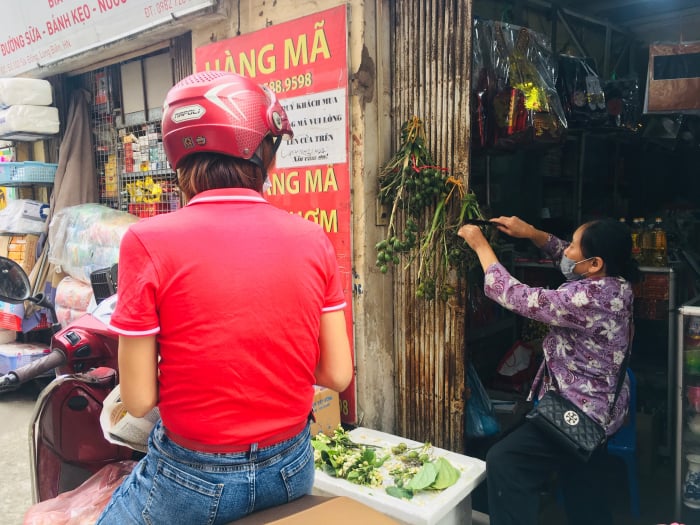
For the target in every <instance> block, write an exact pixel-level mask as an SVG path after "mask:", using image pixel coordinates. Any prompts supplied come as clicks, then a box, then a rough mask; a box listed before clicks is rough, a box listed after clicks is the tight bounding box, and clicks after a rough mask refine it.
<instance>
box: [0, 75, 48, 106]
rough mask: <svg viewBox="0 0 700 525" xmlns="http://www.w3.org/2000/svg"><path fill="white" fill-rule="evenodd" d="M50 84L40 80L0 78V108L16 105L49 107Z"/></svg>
mask: <svg viewBox="0 0 700 525" xmlns="http://www.w3.org/2000/svg"><path fill="white" fill-rule="evenodd" d="M52 102H53V94H52V91H51V83H50V82H49V81H48V80H43V79H40V78H0V108H6V107H8V106H17V105H30V106H50V105H51V103H52Z"/></svg>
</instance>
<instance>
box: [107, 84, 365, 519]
mask: <svg viewBox="0 0 700 525" xmlns="http://www.w3.org/2000/svg"><path fill="white" fill-rule="evenodd" d="M162 134H163V146H164V148H165V152H166V155H167V157H168V160H169V162H170V165H171V166H172V167H173V168H175V169H177V172H178V185H179V187H180V189H181V191H182V192H183V194H184V196H185V198H186V199H187V205H186V206H184V207H183V208H182V209H180V210H177V211H175V212H173V213H169V214H165V215H159V216H155V217H152V218H149V219H145V220H142V221H139V222H138V223H135V224H134V225H132V226H131V227H130V229H129V230H128V231H127V233H126V234H125V235H124V237H123V239H122V243H121V246H120V255H119V280H118V287H117V289H118V301H117V306H116V309H115V311H114V313H113V315H112V318H111V321H110V325H111V328H112V329H113V330H114V331H116V332H117V333H118V334H119V336H120V337H119V376H120V388H121V397H122V400H123V402H124V404H125V407H126V409H127V410H128V412H129V413H130V414H132V415H133V416H136V417H141V416H143V415H145V414H146V413H148V412H149V411H150V410H151V409H152V408H153V407H155V406H158V407H159V410H160V414H161V418H162V420H161V421H160V422H159V423H158V424H157V425H156V426H155V428H154V429H153V431H152V433H151V435H150V438H149V444H148V453H147V454H146V456H145V457H144V458H143V459H142V460H141V461H140V462H139V464H138V465H137V466H136V467H135V468H134V471H133V472H132V474H131V475H130V476H129V477H128V478H127V479H126V480H125V481H124V483H123V484H122V485H121V486H120V487H119V488H118V489H117V490H116V491H115V493H114V494H113V496H112V498H111V500H110V502H109V503H108V505H107V507H106V508H105V510H104V511H103V513H102V515H101V516H100V518H99V520H98V522H97V523H99V524H100V525H111V524H115V525H116V524H118V525H125V524H130V523H144V522H146V523H163V524H172V523H187V524H188V525H194V524H199V523H202V524H205V523H206V524H210V523H211V524H217V523H229V522H230V521H232V520H235V519H238V518H241V517H243V516H245V515H247V514H250V513H252V512H254V511H258V510H261V509H264V508H267V507H271V506H275V505H281V504H284V503H286V502H288V501H291V500H294V499H296V498H299V497H301V496H303V495H304V494H307V493H310V491H311V487H312V485H313V478H314V461H313V453H312V448H311V444H310V435H309V423H308V422H309V415H310V411H311V406H312V399H313V395H314V385H321V386H326V387H329V388H331V389H333V390H336V391H343V390H344V389H345V388H347V387H348V385H349V383H350V381H351V379H352V374H353V368H352V358H351V352H350V344H349V340H348V336H347V330H346V323H345V315H344V312H343V309H344V307H345V298H344V294H343V290H342V286H341V280H340V275H339V274H340V272H339V268H338V263H337V260H336V256H335V252H334V250H333V247H332V245H331V243H330V240H329V239H328V237H327V235H326V234H325V232H324V231H323V230H322V229H321V227H320V226H318V225H316V224H314V223H312V222H310V221H307V220H304V219H302V218H301V217H299V216H297V215H294V214H290V213H288V212H287V211H285V210H281V209H278V208H275V207H274V206H272V205H271V204H269V203H268V202H267V201H266V200H265V199H264V198H263V196H262V191H263V185H264V182H265V181H266V178H267V169H268V167H269V166H270V165H271V163H272V161H273V160H274V157H275V153H276V151H277V148H278V146H279V144H280V141H281V140H282V137H283V136H288V137H291V136H292V129H291V126H290V124H289V120H288V118H287V115H286V113H285V111H284V109H283V108H282V106H281V105H280V104H279V103H278V101H277V100H276V98H275V95H274V94H273V93H272V92H271V91H269V90H267V89H266V88H265V87H263V86H260V85H258V84H256V83H254V82H253V81H251V80H250V79H247V78H244V77H241V76H239V75H235V74H232V73H224V72H215V71H210V72H203V73H196V74H194V75H191V76H189V77H187V78H185V79H183V80H182V81H181V82H179V83H178V84H177V85H176V86H174V87H173V88H172V89H171V90H170V92H169V93H168V95H167V97H166V101H165V106H164V112H163V123H162Z"/></svg>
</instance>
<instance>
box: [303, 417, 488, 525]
mask: <svg viewBox="0 0 700 525" xmlns="http://www.w3.org/2000/svg"><path fill="white" fill-rule="evenodd" d="M349 435H350V438H351V439H352V440H353V441H354V442H355V443H361V444H366V445H373V446H378V447H382V448H390V447H392V446H395V445H398V444H399V443H406V445H408V447H409V448H413V447H420V446H422V445H423V443H419V442H417V441H412V440H409V439H405V438H402V437H399V436H394V435H392V434H386V433H384V432H379V431H377V430H371V429H369V428H362V427H358V428H356V429H354V430H352V431H350V432H349ZM433 455H434V456H435V457H444V458H445V459H447V460H448V461H449V462H450V463H451V464H452V466H454V467H455V468H457V469H458V470H459V471H460V477H459V480H457V482H456V483H455V484H454V485H452V486H451V487H448V488H447V489H445V490H441V491H423V492H420V493H418V494H416V495H415V496H414V497H413V498H412V499H410V500H404V499H399V498H395V497H393V496H390V495H389V494H387V493H386V490H385V486H387V485H390V484H391V483H392V481H391V476H390V475H389V474H388V473H383V474H384V486H382V487H377V488H372V487H366V486H362V485H356V484H354V483H350V482H349V481H346V480H344V479H338V478H334V477H332V476H329V475H328V474H326V473H324V472H321V471H319V470H317V471H316V480H315V482H314V489H313V494H317V495H321V496H329V495H331V496H347V497H349V498H352V499H355V500H357V501H359V502H361V503H364V504H365V505H367V506H369V507H372V508H373V509H375V510H378V511H379V512H382V513H383V514H386V515H387V516H390V517H392V518H394V519H395V520H397V521H399V522H401V523H403V524H406V525H468V524H471V522H472V504H471V493H472V491H473V490H474V489H475V488H476V487H477V486H478V485H479V483H481V482H482V481H483V480H484V479H485V478H486V464H485V463H484V462H483V461H482V460H480V459H476V458H472V457H469V456H464V455H462V454H457V453H455V452H450V451H449V450H445V449H441V448H437V447H434V448H433Z"/></svg>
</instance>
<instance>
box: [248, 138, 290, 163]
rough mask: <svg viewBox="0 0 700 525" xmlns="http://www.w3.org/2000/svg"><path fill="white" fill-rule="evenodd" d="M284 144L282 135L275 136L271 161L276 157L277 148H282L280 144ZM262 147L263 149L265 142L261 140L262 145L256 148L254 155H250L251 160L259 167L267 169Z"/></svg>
mask: <svg viewBox="0 0 700 525" xmlns="http://www.w3.org/2000/svg"><path fill="white" fill-rule="evenodd" d="M281 144H282V136H281V135H280V136H278V137H274V138H273V139H272V155H271V158H270V161H272V159H273V158H275V155H277V150H278V149H279V148H280V145H281ZM262 149H263V143H262V142H261V143H260V145H259V146H258V149H256V150H255V153H253V156H252V157H250V159H249V160H250V162H252V163H253V164H255V165H256V166H257V167H258V168H260V169H261V170H263V171H265V170H266V169H267V168H266V167H265V166H263V160H262Z"/></svg>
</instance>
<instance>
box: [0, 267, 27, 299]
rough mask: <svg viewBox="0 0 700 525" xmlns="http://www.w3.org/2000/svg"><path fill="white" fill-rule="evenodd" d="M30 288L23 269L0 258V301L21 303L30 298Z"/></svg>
mask: <svg viewBox="0 0 700 525" xmlns="http://www.w3.org/2000/svg"><path fill="white" fill-rule="evenodd" d="M31 294H32V287H31V284H30V283H29V277H27V274H26V273H25V271H24V269H23V268H22V267H21V266H20V265H19V264H17V263H16V262H15V261H13V260H12V259H8V258H7V257H0V299H2V300H3V301H5V302H7V303H14V304H16V303H21V302H22V301H26V300H27V299H29V298H30V297H31Z"/></svg>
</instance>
